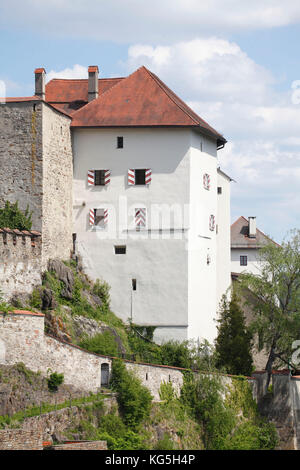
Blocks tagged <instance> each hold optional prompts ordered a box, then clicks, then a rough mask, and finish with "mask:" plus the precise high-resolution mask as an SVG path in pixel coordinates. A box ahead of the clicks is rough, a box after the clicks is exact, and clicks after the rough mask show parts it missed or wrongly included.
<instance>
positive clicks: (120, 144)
mask: <svg viewBox="0 0 300 470" xmlns="http://www.w3.org/2000/svg"><path fill="white" fill-rule="evenodd" d="M123 147H124V138H123V137H122V136H121V137H117V148H118V149H122V148H123Z"/></svg>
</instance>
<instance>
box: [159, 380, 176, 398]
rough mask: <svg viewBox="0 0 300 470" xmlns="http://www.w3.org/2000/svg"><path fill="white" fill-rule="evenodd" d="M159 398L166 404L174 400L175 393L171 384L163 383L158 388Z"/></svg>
mask: <svg viewBox="0 0 300 470" xmlns="http://www.w3.org/2000/svg"><path fill="white" fill-rule="evenodd" d="M159 398H160V399H161V400H163V401H164V402H166V403H170V402H171V401H174V400H175V399H176V393H175V390H174V388H173V385H172V382H165V381H163V382H162V383H161V384H160V387H159Z"/></svg>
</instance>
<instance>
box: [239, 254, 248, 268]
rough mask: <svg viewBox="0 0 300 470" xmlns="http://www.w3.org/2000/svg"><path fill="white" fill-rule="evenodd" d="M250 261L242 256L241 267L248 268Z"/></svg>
mask: <svg viewBox="0 0 300 470" xmlns="http://www.w3.org/2000/svg"><path fill="white" fill-rule="evenodd" d="M247 264H248V259H247V256H240V266H247Z"/></svg>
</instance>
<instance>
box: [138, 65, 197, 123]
mask: <svg viewBox="0 0 300 470" xmlns="http://www.w3.org/2000/svg"><path fill="white" fill-rule="evenodd" d="M143 67H144V69H145V70H146V71H147V73H148V74H149V75H150V76H151V77H152V78H153V80H155V82H156V83H157V85H158V86H159V87H160V88H161V89H162V90H163V92H164V93H165V94H166V95H167V96H168V97H169V98H170V100H172V101H173V103H174V104H175V105H176V106H177V107H178V108H179V109H181V111H183V112H184V113H185V114H186V115H187V116H189V117H190V118H191V119H192V120H193V121H194V122H195V123H196V124H199V123H198V122H197V121H196V120H195V119H194V118H193V116H190V115H189V113H187V112H186V110H184V109H182V107H181V106H179V104H178V103H176V101H175V100H174V98H173V96H171V95H170V93H168V92H169V91H170V92H171V93H172V94H173V95H175V96H176V98H178V99H179V100H181V99H180V98H179V96H177V95H176V93H174V92H172V90H171V89H170V88H169V87H168V86H167V85H166V84H165V83H164V82H163V81H162V80H160V79H159V78H158V77H157V75H155V74H154V73H153V72H151V71H150V70H148V69H147V67H145V66H143ZM140 68H142V67H140ZM138 70H139V69H138ZM162 84H163V85H164V87H166V88H167V89H168V92H167V90H165V89H164V87H163V86H162ZM199 118H200V116H199Z"/></svg>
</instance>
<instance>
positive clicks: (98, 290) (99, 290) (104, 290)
mask: <svg viewBox="0 0 300 470" xmlns="http://www.w3.org/2000/svg"><path fill="white" fill-rule="evenodd" d="M109 291H110V286H109V284H108V283H107V282H105V281H100V279H97V280H96V282H95V284H94V286H93V294H95V295H97V296H98V297H100V299H101V300H102V302H103V303H104V304H105V305H107V307H109V303H110V296H109Z"/></svg>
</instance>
